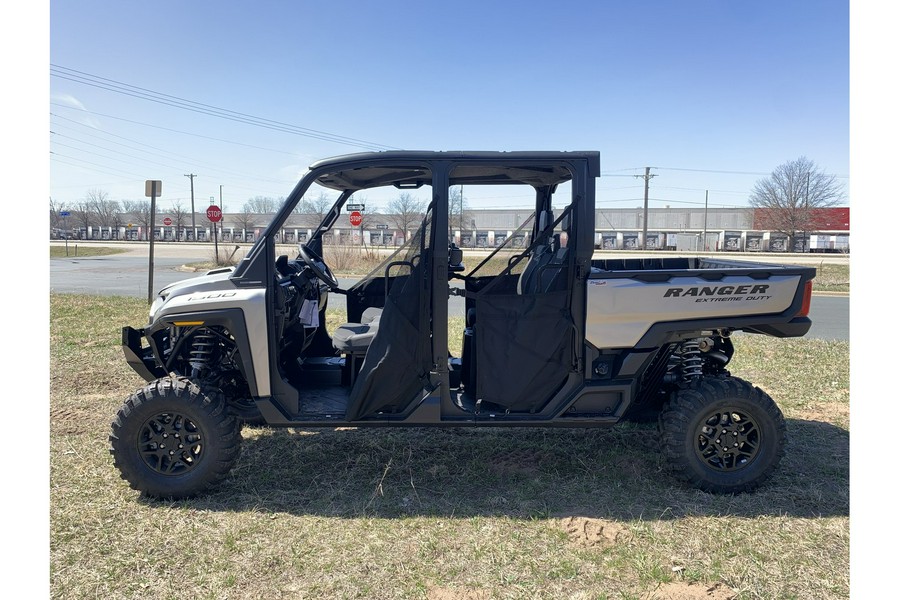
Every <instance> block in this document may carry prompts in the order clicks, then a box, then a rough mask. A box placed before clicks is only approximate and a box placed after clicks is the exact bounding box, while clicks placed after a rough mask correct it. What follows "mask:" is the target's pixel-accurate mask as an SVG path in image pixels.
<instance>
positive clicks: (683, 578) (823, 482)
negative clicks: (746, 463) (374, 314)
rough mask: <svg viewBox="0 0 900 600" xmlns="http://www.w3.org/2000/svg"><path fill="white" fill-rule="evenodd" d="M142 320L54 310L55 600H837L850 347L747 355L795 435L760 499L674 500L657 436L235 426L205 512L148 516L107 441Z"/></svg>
mask: <svg viewBox="0 0 900 600" xmlns="http://www.w3.org/2000/svg"><path fill="white" fill-rule="evenodd" d="M146 314H147V307H146V304H145V303H144V302H142V301H140V300H139V299H126V298H99V297H85V296H65V295H53V296H51V323H50V334H51V337H50V358H51V362H50V385H51V394H50V415H51V416H50V589H51V593H52V596H53V597H54V598H176V597H177V598H181V597H185V595H186V594H187V595H188V596H190V597H191V598H197V599H205V598H210V599H212V598H266V599H268V598H329V599H330V598H378V599H382V598H425V599H454V600H458V599H482V598H584V599H587V598H610V599H611V598H617V599H635V600H637V599H647V598H666V597H668V598H683V599H688V598H719V599H724V598H733V597H737V598H748V599H749V598H802V599H806V598H847V597H849V537H850V536H849V461H848V454H849V450H848V448H849V432H848V427H849V417H848V406H849V383H848V382H849V373H848V350H849V349H848V344H846V343H839V342H820V341H816V340H775V339H771V338H764V337H757V336H738V337H737V340H736V345H737V347H738V348H737V355H736V360H735V362H734V372H735V374H737V375H740V376H742V377H745V378H747V379H750V380H752V381H754V382H755V383H757V384H758V385H760V386H761V387H763V388H764V389H766V390H767V391H769V393H770V394H772V396H773V397H775V398H776V400H777V401H778V402H779V404H780V405H781V407H782V409H783V410H784V412H785V415H786V417H787V419H788V433H789V435H790V442H789V447H788V453H787V456H786V458H785V460H784V461H783V463H782V466H781V468H780V469H779V471H778V473H777V474H776V476H775V477H774V479H773V480H772V481H771V483H770V484H768V485H767V486H765V487H764V488H763V489H761V490H759V491H758V492H756V493H754V494H748V495H741V496H735V497H730V496H713V495H709V494H704V493H702V492H698V491H696V490H693V489H688V488H685V487H683V486H681V485H680V484H678V483H677V482H676V481H674V480H673V479H672V478H671V477H670V476H669V475H668V472H667V470H666V468H665V465H664V464H663V462H662V460H661V457H660V454H659V452H658V447H657V438H656V432H655V429H654V428H653V427H652V426H637V425H624V426H619V427H616V428H614V429H610V430H568V429H508V430H490V429H489V430H470V429H464V430H450V429H354V428H350V429H344V430H334V429H323V430H298V429H266V428H245V429H244V432H243V437H244V444H243V449H242V455H241V458H240V459H239V461H238V464H237V465H236V468H235V469H234V471H233V472H232V476H231V477H229V478H228V479H227V480H226V481H225V482H224V484H223V485H222V486H220V487H219V488H217V489H216V490H215V492H214V493H212V494H210V495H208V496H205V497H202V498H199V499H195V500H191V501H181V502H153V501H149V500H146V499H143V498H141V497H140V496H139V495H138V494H137V493H136V492H133V491H132V490H130V489H129V488H128V486H127V485H126V484H125V483H124V482H123V481H122V480H121V479H119V477H118V473H117V472H116V471H115V470H114V468H113V466H112V461H111V457H110V456H109V454H108V452H107V447H108V442H107V439H106V438H107V435H108V430H109V423H110V420H111V419H112V417H113V415H114V413H115V411H116V409H117V408H118V406H119V404H120V403H121V401H122V400H123V399H124V397H125V396H126V395H127V394H128V393H130V392H131V391H132V390H133V389H135V388H137V387H139V386H140V385H142V381H141V380H140V379H139V378H138V377H137V376H136V375H135V374H133V373H132V372H131V371H130V370H129V368H128V367H127V366H126V365H125V362H124V360H123V358H122V353H121V350H120V348H119V346H118V344H119V343H120V334H119V330H118V326H120V325H124V324H132V325H141V324H143V323H144V322H146ZM332 319H334V320H341V319H340V316H339V315H333V316H332ZM454 327H457V331H458V328H459V324H455V325H454ZM453 335H456V334H453Z"/></svg>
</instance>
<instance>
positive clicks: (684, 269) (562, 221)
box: [110, 151, 815, 498]
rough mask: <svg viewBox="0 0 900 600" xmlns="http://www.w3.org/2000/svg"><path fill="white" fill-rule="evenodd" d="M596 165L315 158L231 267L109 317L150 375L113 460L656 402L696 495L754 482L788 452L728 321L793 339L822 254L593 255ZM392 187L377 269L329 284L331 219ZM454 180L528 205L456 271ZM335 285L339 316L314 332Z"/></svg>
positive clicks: (157, 468)
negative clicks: (398, 198) (296, 239)
mask: <svg viewBox="0 0 900 600" xmlns="http://www.w3.org/2000/svg"><path fill="white" fill-rule="evenodd" d="M599 176H600V155H599V153H597V152H425V151H420V152H409V151H390V152H376V153H361V154H352V155H347V156H339V157H335V158H331V159H326V160H322V161H319V162H317V163H315V164H313V165H312V166H310V167H309V171H308V172H307V173H306V174H305V175H304V176H303V177H302V178H301V179H300V181H299V182H298V184H297V185H296V187H295V188H294V190H293V191H292V192H291V194H290V195H289V197H288V198H287V199H286V201H285V203H284V205H283V206H282V207H281V209H280V210H279V211H278V213H277V214H275V216H274V218H273V219H272V221H271V223H270V224H269V225H268V227H267V228H266V229H265V230H264V232H263V233H262V234H261V235H260V236H259V239H258V240H257V241H256V243H255V244H254V245H253V247H252V248H251V249H250V250H249V251H248V253H247V255H246V256H245V257H244V258H243V259H242V260H241V261H240V263H239V264H238V265H237V267H236V268H233V269H232V268H226V269H218V270H214V271H210V272H209V273H207V274H206V275H203V276H199V277H195V278H192V279H188V280H186V281H182V282H180V283H176V284H173V285H171V286H169V287H166V288H165V289H163V290H161V291H160V292H159V295H158V296H157V297H156V299H155V301H154V302H153V303H152V306H151V307H150V315H149V321H148V323H147V324H146V325H145V326H143V327H142V328H133V327H129V326H126V327H124V328H123V329H122V346H123V349H124V353H125V356H126V359H127V361H128V363H129V364H130V365H131V366H132V367H133V369H134V370H135V371H136V372H137V373H138V374H139V375H140V376H142V377H143V378H144V379H145V380H146V381H147V382H149V383H147V384H146V385H145V386H144V387H143V388H142V389H140V390H138V391H136V392H135V393H134V394H132V395H131V396H130V397H129V398H127V399H126V400H125V403H124V405H123V406H122V407H121V409H120V410H119V411H118V414H117V415H116V417H115V419H114V421H113V423H112V432H111V435H110V441H111V446H112V447H111V452H112V454H113V457H114V462H115V465H116V467H117V468H118V469H119V470H120V471H121V474H122V477H123V478H124V479H125V480H127V481H128V483H129V484H130V485H131V486H132V487H133V488H135V489H137V490H140V491H141V492H143V493H145V494H147V495H149V496H154V497H171V498H180V497H188V496H192V495H196V494H199V493H202V492H204V491H206V490H208V489H210V487H211V486H213V485H215V484H217V483H219V482H220V480H222V479H223V478H224V477H225V476H226V475H227V474H228V472H229V470H230V469H231V467H232V466H233V464H234V463H235V460H236V459H237V456H238V450H239V444H240V440H241V436H240V430H241V426H242V424H243V423H251V424H265V425H268V426H280V427H303V428H310V427H330V428H334V427H337V426H352V427H365V426H441V427H471V426H483V427H489V426H490V427H496V426H502V427H526V426H528V427H531V426H538V427H548V426H552V427H606V426H612V425H615V424H616V423H619V422H621V421H623V420H626V419H646V418H653V419H657V420H658V422H659V427H660V440H661V444H660V445H661V450H662V452H663V453H664V454H665V456H666V457H667V458H668V461H669V462H670V463H671V466H672V472H673V474H674V475H675V476H676V477H678V478H680V479H681V480H683V481H685V482H687V483H689V484H691V485H694V486H696V487H699V488H700V489H703V490H706V491H709V492H718V493H737V492H746V491H749V490H752V489H754V488H756V487H757V486H759V485H760V484H761V483H762V482H764V481H765V480H766V479H767V478H768V477H769V476H770V475H771V474H772V472H773V470H774V469H775V468H776V466H777V464H778V462H779V460H780V459H781V457H782V454H783V451H784V443H785V424H784V418H783V416H782V413H781V411H780V410H779V408H778V406H777V405H776V404H775V402H774V401H773V400H772V399H771V398H770V397H769V396H768V395H767V394H766V393H765V392H763V391H762V390H760V389H759V388H757V387H754V386H753V385H751V384H750V383H748V382H746V381H743V380H741V379H739V378H737V377H733V376H731V375H730V374H729V371H728V369H727V367H728V363H729V361H730V360H731V358H732V355H733V353H734V345H733V344H732V339H731V338H732V334H734V333H735V332H746V334H760V335H770V336H777V337H796V336H802V335H804V334H805V333H806V332H807V331H808V329H809V327H810V324H811V323H810V319H809V317H808V316H807V313H808V310H809V301H810V295H811V290H812V279H813V278H814V277H815V269H814V268H809V267H799V266H782V265H776V264H760V263H751V262H740V261H736V260H715V259H707V258H700V257H696V256H689V257H679V256H674V257H661V258H656V257H653V258H647V257H645V258H602V259H594V256H593V254H594V245H593V243H594V231H595V210H596V209H595V202H594V201H595V183H596V179H597V178H598V177H599ZM385 186H393V188H396V189H397V190H399V191H397V192H393V193H410V194H412V193H417V194H425V200H426V201H427V209H426V210H425V212H424V214H421V215H420V217H419V218H418V219H417V223H416V226H415V227H412V228H410V230H408V231H400V232H398V234H397V238H398V240H399V238H401V237H402V238H403V243H402V245H400V246H399V247H397V248H396V250H395V251H393V252H392V253H390V255H388V256H385V258H384V261H383V262H382V263H381V265H380V266H378V267H377V268H375V269H374V270H373V271H372V272H371V273H369V274H368V275H367V276H365V277H363V278H362V279H360V280H359V281H357V282H356V283H354V284H353V285H351V286H349V287H348V288H346V289H345V288H342V287H341V285H340V283H339V280H338V278H337V277H336V276H335V274H334V272H333V271H332V269H331V268H330V267H329V259H328V258H327V251H328V250H332V251H335V250H338V249H340V248H342V245H341V244H345V243H348V242H347V241H346V239H345V238H348V236H346V233H347V231H346V230H345V231H343V232H342V231H338V228H337V227H336V224H337V223H338V220H339V217H340V215H341V214H342V211H343V210H344V209H345V207H346V205H347V204H348V202H349V203H353V202H354V194H359V193H360V192H363V194H364V193H366V191H368V193H373V191H377V190H375V188H383V187H385ZM456 186H462V189H465V190H466V192H470V190H479V189H487V190H491V191H495V192H496V194H495V196H494V197H497V196H503V195H504V193H505V191H506V190H505V186H510V187H509V189H510V190H514V191H516V192H518V193H527V194H528V196H527V197H528V198H530V199H531V201H533V205H534V210H533V212H530V214H528V215H527V216H525V217H523V218H522V219H521V223H520V224H519V227H518V228H517V230H516V231H514V232H509V235H508V236H507V238H506V242H505V244H503V245H501V246H500V247H499V248H497V249H495V250H494V251H493V252H491V253H490V254H488V255H486V256H484V258H483V260H481V261H480V263H479V264H478V265H477V266H475V267H473V268H471V269H466V268H465V266H464V265H463V260H462V259H463V257H462V250H460V249H459V248H458V247H457V246H456V241H457V240H458V239H459V236H460V234H461V230H462V229H465V228H466V227H467V226H469V225H470V224H469V223H467V222H466V221H465V219H463V220H462V221H460V219H459V217H460V216H464V215H461V214H460V213H461V212H463V211H461V210H459V209H460V208H461V207H462V206H464V203H462V202H459V199H460V198H461V197H462V193H461V188H458V187H456ZM523 190H524V192H523ZM322 194H331V195H332V197H334V196H335V195H336V200H335V201H334V204H333V206H331V208H330V209H329V210H328V211H327V213H326V214H325V216H324V219H322V220H321V222H320V223H319V224H318V226H317V227H315V229H314V230H313V229H312V228H311V229H310V230H309V231H310V232H311V233H310V234H309V237H308V238H307V239H306V241H305V242H304V243H302V244H300V245H299V247H298V248H297V250H296V255H294V256H290V257H289V256H288V255H287V254H282V253H281V250H280V248H282V247H283V246H279V245H278V244H277V243H276V240H278V239H283V235H284V234H285V232H287V231H289V230H290V229H291V227H295V225H292V223H295V222H296V219H297V218H298V217H297V212H296V211H297V208H298V206H304V205H303V204H301V202H303V201H304V199H308V198H310V197H315V198H321V197H322ZM359 197H360V196H359V195H358V196H356V198H359ZM451 200H452V201H451ZM349 243H358V241H355V240H354V239H353V238H352V237H349ZM469 258H470V259H471V258H472V257H471V256H470V257H469ZM338 295H342V296H343V297H344V300H345V303H344V306H345V307H346V317H345V318H346V323H345V324H342V325H339V326H336V327H332V328H331V330H329V327H328V326H327V325H326V310H327V307H328V304H329V299H331V300H332V303H334V302H333V301H334V299H335V298H336V297H337V296H338ZM453 303H457V304H454V306H457V305H458V303H464V314H465V323H466V325H465V330H464V332H463V333H462V334H461V337H462V338H463V339H462V341H461V344H458V347H461V352H456V354H459V356H453V355H451V353H450V351H449V348H450V344H449V341H450V340H449V339H448V335H449V334H448V310H449V309H448V306H450V305H451V304H453ZM742 335H743V334H742ZM456 342H459V340H456Z"/></svg>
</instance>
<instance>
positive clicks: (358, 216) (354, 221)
mask: <svg viewBox="0 0 900 600" xmlns="http://www.w3.org/2000/svg"><path fill="white" fill-rule="evenodd" d="M350 224H351V225H353V226H354V227H358V226H359V225H362V213H361V212H359V211H357V210H354V211H353V212H352V213H350Z"/></svg>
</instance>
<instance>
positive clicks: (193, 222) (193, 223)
mask: <svg viewBox="0 0 900 600" xmlns="http://www.w3.org/2000/svg"><path fill="white" fill-rule="evenodd" d="M185 177H190V178H191V230H192V231H193V233H192V234H191V239H192V240H194V241H195V242H196V241H197V218H196V217H195V216H194V177H196V175H194V174H193V173H191V174H190V175H185Z"/></svg>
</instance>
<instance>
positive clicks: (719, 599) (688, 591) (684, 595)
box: [643, 581, 737, 600]
mask: <svg viewBox="0 0 900 600" xmlns="http://www.w3.org/2000/svg"><path fill="white" fill-rule="evenodd" d="M643 598H644V599H645V600H733V599H734V598H737V592H735V591H734V590H732V589H731V588H729V587H728V586H727V585H723V584H721V583H717V584H715V585H712V586H708V585H703V584H700V583H686V582H684V581H675V582H672V583H666V584H663V585H661V586H659V588H657V589H655V590H653V591H652V592H650V593H649V594H647V595H646V596H643Z"/></svg>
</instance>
